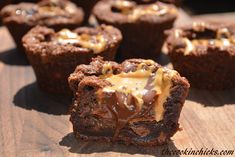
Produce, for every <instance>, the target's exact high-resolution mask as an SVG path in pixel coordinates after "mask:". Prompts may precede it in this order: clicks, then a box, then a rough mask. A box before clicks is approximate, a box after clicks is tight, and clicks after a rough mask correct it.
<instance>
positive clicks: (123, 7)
mask: <svg viewBox="0 0 235 157" xmlns="http://www.w3.org/2000/svg"><path fill="white" fill-rule="evenodd" d="M113 8H115V9H117V10H118V11H119V12H121V13H122V14H125V15H128V18H129V19H130V20H137V19H139V18H140V17H141V16H144V15H157V16H163V15H166V14H168V13H176V10H175V9H172V8H171V9H170V8H169V7H167V6H159V5H157V4H152V5H146V6H144V7H139V6H137V5H136V4H135V3H133V2H130V1H127V0H117V1H115V2H114V4H113Z"/></svg>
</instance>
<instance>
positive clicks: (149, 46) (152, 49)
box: [93, 0, 177, 60]
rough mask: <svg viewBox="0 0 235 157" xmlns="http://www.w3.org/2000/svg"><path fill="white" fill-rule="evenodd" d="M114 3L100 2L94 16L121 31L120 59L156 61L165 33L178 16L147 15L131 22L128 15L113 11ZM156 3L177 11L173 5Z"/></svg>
mask: <svg viewBox="0 0 235 157" xmlns="http://www.w3.org/2000/svg"><path fill="white" fill-rule="evenodd" d="M113 3H114V0H103V1H99V2H98V3H97V4H96V5H95V7H94V10H93V14H94V15H95V17H96V18H97V20H98V22H99V23H105V24H109V25H113V26H115V27H117V28H119V29H120V30H121V32H122V34H123V42H122V45H121V46H120V49H119V51H118V57H119V58H120V59H121V60H124V59H128V58H145V59H146V58H151V59H155V58H156V57H157V56H158V55H159V53H161V48H162V45H163V43H164V40H165V39H166V36H165V34H164V31H165V30H167V29H170V28H172V26H173V24H174V21H175V19H176V17H177V14H166V15H164V16H154V15H145V16H142V17H140V18H139V19H138V20H137V21H130V20H129V19H128V17H127V15H123V14H121V13H115V12H113V11H112V4H113ZM155 3H156V4H158V5H160V6H161V5H164V6H168V7H169V8H174V9H176V8H175V7H174V6H173V5H168V4H163V3H161V2H155ZM138 6H141V5H138Z"/></svg>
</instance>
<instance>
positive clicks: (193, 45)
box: [166, 22, 235, 90]
mask: <svg viewBox="0 0 235 157" xmlns="http://www.w3.org/2000/svg"><path fill="white" fill-rule="evenodd" d="M168 33H169V34H170V35H169V38H168V39H167V42H166V47H167V49H168V53H169V57H170V59H171V61H172V64H173V66H174V69H176V70H177V71H179V72H180V74H181V75H183V76H185V77H186V78H187V79H188V80H189V82H190V84H191V85H192V87H195V88H201V89H209V90H222V89H231V88H234V87H235V29H234V28H231V27H226V26H224V25H221V24H209V23H204V22H197V23H193V25H190V26H185V27H182V28H177V29H174V30H172V31H170V32H168Z"/></svg>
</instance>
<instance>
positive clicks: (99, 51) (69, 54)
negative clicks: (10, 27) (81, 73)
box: [23, 25, 122, 94]
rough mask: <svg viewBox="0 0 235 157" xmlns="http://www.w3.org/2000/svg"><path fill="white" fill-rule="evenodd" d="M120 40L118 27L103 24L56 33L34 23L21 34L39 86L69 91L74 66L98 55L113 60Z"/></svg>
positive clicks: (52, 89)
mask: <svg viewBox="0 0 235 157" xmlns="http://www.w3.org/2000/svg"><path fill="white" fill-rule="evenodd" d="M121 39H122V36H121V33H120V31H119V30H117V29H116V28H114V27H112V26H106V25H102V26H99V27H97V28H88V27H81V28H78V29H75V30H73V31H70V30H69V29H62V30H61V31H58V32H55V31H54V30H53V29H51V28H47V27H42V26H37V27H35V28H33V29H32V30H31V31H30V32H29V33H27V34H26V35H25V36H24V37H23V45H24V47H25V49H26V55H27V57H28V60H29V62H30V63H31V65H32V66H33V69H34V72H35V74H36V78H37V82H38V85H39V87H40V88H41V89H43V90H44V91H48V92H52V93H62V94H66V93H68V94H70V89H69V86H68V81H67V79H68V76H69V74H71V73H72V72H73V71H74V69H75V68H76V66H77V65H79V64H88V63H89V62H90V61H91V58H92V57H95V56H98V55H99V56H102V57H104V58H105V59H107V60H113V59H114V57H115V54H116V49H117V48H118V46H119V43H120V41H121Z"/></svg>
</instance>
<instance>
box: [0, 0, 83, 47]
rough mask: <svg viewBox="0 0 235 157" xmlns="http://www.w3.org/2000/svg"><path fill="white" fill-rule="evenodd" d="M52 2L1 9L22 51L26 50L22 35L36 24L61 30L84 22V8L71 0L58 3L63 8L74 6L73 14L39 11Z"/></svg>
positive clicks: (48, 0) (17, 5) (4, 20)
mask: <svg viewBox="0 0 235 157" xmlns="http://www.w3.org/2000/svg"><path fill="white" fill-rule="evenodd" d="M51 3H52V2H51V0H44V1H41V2H39V3H37V4H36V3H24V2H22V3H19V4H14V5H8V6H6V7H4V8H3V9H2V10H1V16H2V20H3V23H4V24H5V25H6V26H7V28H8V30H9V32H10V33H11V35H12V37H13V39H14V41H15V42H16V45H17V47H18V48H19V50H20V51H24V49H23V47H22V42H21V39H22V37H23V36H24V35H25V34H26V33H27V32H28V31H29V30H30V29H31V28H33V27H34V26H36V25H42V26H47V27H50V28H53V29H55V30H60V29H62V28H68V29H75V28H77V27H78V26H79V25H80V24H81V23H82V21H83V15H84V13H83V11H82V9H81V8H79V7H77V6H76V5H75V4H73V3H72V2H69V1H64V0H57V2H56V3H57V5H58V6H60V7H61V8H65V7H66V6H68V5H70V6H72V7H73V8H74V9H75V12H74V13H72V14H70V13H65V14H64V15H61V16H59V15H55V16H45V15H40V14H38V13H37V8H38V7H39V6H45V5H49V4H51ZM19 9H21V10H28V14H32V15H29V16H28V15H27V17H26V15H22V14H18V15H17V14H16V10H19Z"/></svg>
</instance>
